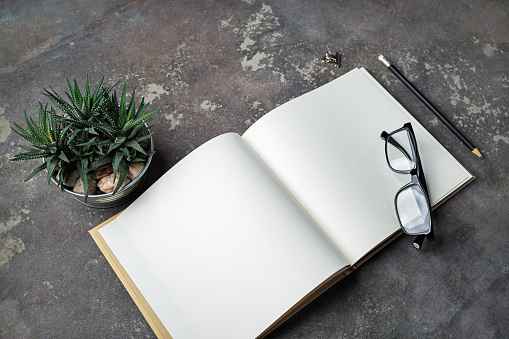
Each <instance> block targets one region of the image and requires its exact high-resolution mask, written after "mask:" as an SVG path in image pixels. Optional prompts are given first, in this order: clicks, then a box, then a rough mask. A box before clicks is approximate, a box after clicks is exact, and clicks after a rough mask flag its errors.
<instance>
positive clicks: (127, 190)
mask: <svg viewBox="0 0 509 339" xmlns="http://www.w3.org/2000/svg"><path fill="white" fill-rule="evenodd" d="M149 151H150V152H153V151H154V140H153V138H152V137H150V146H149ZM151 161H152V155H149V156H148V157H147V160H146V161H145V167H144V168H143V171H142V172H141V173H140V175H138V176H137V177H136V178H135V179H134V180H133V181H131V182H130V183H129V184H128V185H126V186H125V187H123V188H122V189H119V190H118V191H117V192H116V193H115V194H112V193H105V194H94V195H90V194H89V195H88V197H87V201H86V202H85V195H84V194H79V193H75V192H73V191H71V190H68V189H67V188H65V187H64V188H63V190H64V191H65V192H67V193H69V194H70V195H71V196H72V197H73V198H74V199H76V200H77V201H78V202H80V203H82V204H83V205H86V206H89V207H94V208H110V207H115V206H118V205H121V204H123V203H124V202H127V201H129V200H131V199H133V198H134V197H135V196H136V193H137V192H138V191H139V190H140V188H141V187H142V186H143V183H144V182H145V178H146V175H147V169H148V166H149V165H150V162H151ZM51 181H53V183H54V184H55V185H57V186H58V182H57V181H56V179H55V178H53V177H52V178H51Z"/></svg>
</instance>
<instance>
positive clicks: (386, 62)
mask: <svg viewBox="0 0 509 339" xmlns="http://www.w3.org/2000/svg"><path fill="white" fill-rule="evenodd" d="M378 60H380V62H381V63H382V64H384V65H385V66H386V67H389V66H390V65H391V63H390V62H389V60H387V59H386V58H385V57H384V56H383V55H381V54H380V56H379V57H378Z"/></svg>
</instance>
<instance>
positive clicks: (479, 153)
mask: <svg viewBox="0 0 509 339" xmlns="http://www.w3.org/2000/svg"><path fill="white" fill-rule="evenodd" d="M472 153H474V154H475V155H477V156H478V157H479V158H481V157H482V154H481V152H479V150H478V149H477V147H476V148H474V150H473V151H472Z"/></svg>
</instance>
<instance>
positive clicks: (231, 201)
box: [91, 68, 474, 339]
mask: <svg viewBox="0 0 509 339" xmlns="http://www.w3.org/2000/svg"><path fill="white" fill-rule="evenodd" d="M409 121H410V122H411V123H412V125H413V127H414V131H415V134H416V138H417V143H418V147H419V153H420V155H421V158H422V163H423V167H424V172H425V174H426V179H427V182H428V185H429V192H430V200H431V203H432V205H434V206H437V205H438V204H440V203H442V202H443V201H444V200H446V199H447V198H448V197H450V196H451V195H452V194H454V193H455V192H456V191H458V190H459V189H461V188H462V187H464V186H465V185H466V184H468V183H469V182H470V181H471V180H473V178H474V177H473V176H472V175H471V174H470V173H469V171H467V170H466V169H465V168H464V167H463V166H462V165H460V164H459V163H458V162H457V161H456V160H455V159H454V158H453V157H452V156H451V154H449V152H448V151H447V150H445V149H444V148H443V147H442V146H441V145H440V144H439V143H438V142H437V141H436V140H435V139H434V138H433V137H432V136H431V135H430V134H429V133H428V132H427V131H426V130H425V129H424V128H423V127H422V126H421V125H420V124H419V123H418V122H417V121H416V120H415V119H414V118H413V117H412V116H411V115H410V114H409V113H408V112H407V111H406V110H405V109H404V108H403V107H402V106H401V105H400V104H399V103H398V102H397V101H396V100H395V99H394V98H393V97H392V96H391V95H390V94H389V93H388V92H387V91H385V90H384V89H383V88H382V86H380V85H379V84H378V83H377V82H376V80H375V79H374V78H373V77H372V76H371V75H370V74H369V73H368V72H367V71H366V70H365V69H362V68H360V69H354V70H352V71H350V72H348V73H347V74H345V75H343V76H341V77H339V78H338V79H336V80H334V81H332V82H330V83H328V84H326V85H324V86H322V87H320V88H318V89H316V90H313V91H311V92H309V93H307V94H305V95H303V96H300V97H298V98H296V99H293V100H291V101H289V102H288V103H285V104H283V105H281V106H279V107H278V108H276V109H274V110H273V111H271V112H270V113H268V114H266V115H265V116H264V117H262V118H261V119H260V120H259V121H257V122H256V123H255V124H253V125H252V126H251V127H250V128H249V129H248V130H247V132H246V133H245V134H244V135H243V136H242V137H241V136H240V135H238V134H235V133H227V134H223V135H220V136H218V137H216V138H214V139H212V140H210V141H208V142H207V143H205V144H204V145H202V146H200V147H199V148H198V149H196V150H195V151H193V152H192V153H191V154H189V155H188V156H187V157H185V158H184V159H183V160H181V161H180V162H179V163H178V164H176V165H175V166H174V167H173V168H172V169H170V170H169V171H168V172H167V173H166V174H164V175H163V176H162V177H161V178H160V179H159V180H158V181H157V182H156V183H155V184H154V185H152V186H151V187H150V188H149V189H148V190H147V191H146V192H145V193H143V194H142V195H141V196H140V197H139V198H138V199H137V200H136V201H134V202H133V203H132V204H131V205H130V206H129V207H128V208H127V209H126V210H125V211H124V212H122V213H121V214H119V215H118V216H116V218H112V219H110V220H108V221H107V222H105V223H103V224H101V225H99V226H98V227H96V228H95V229H93V230H92V231H91V234H92V236H93V238H94V239H95V241H96V242H97V244H98V245H99V247H100V248H101V250H102V252H103V253H104V255H105V257H106V258H107V259H108V261H109V262H110V264H111V265H112V267H113V268H114V270H115V272H116V273H117V275H118V276H119V278H120V279H121V280H122V282H123V283H124V285H125V287H126V288H127V290H128V291H129V293H130V294H131V296H132V297H133V299H134V300H135V302H136V303H137V305H138V307H139V308H140V310H141V311H142V313H143V314H144V316H145V317H146V318H147V320H148V322H149V323H150V325H151V327H152V328H153V330H154V332H155V333H156V335H157V336H158V337H160V338H175V339H178V338H186V339H187V338H221V339H223V338H234V339H238V338H255V337H259V336H264V335H266V334H267V333H269V332H270V331H271V330H272V329H274V328H275V327H276V326H278V325H279V324H280V323H281V322H283V321H284V320H286V319H287V318H288V317H289V316H291V315H292V314H294V313H295V312H296V311H297V310H299V309H300V308H302V307H303V306H304V305H306V304H307V303H308V302H309V301H311V300H312V299H314V298H315V297H316V296H318V295H319V294H320V293H322V292H323V291H325V290H326V289H327V288H328V287H330V286H332V284H334V283H335V282H337V281H338V280H339V279H341V278H342V277H343V276H345V275H346V274H348V273H349V272H351V271H352V270H353V269H354V268H355V267H357V266H358V265H359V264H360V263H362V262H363V261H364V260H366V258H368V257H369V256H371V255H372V254H373V253H374V252H375V251H377V250H378V249H379V248H381V247H382V246H383V245H385V244H386V243H387V242H389V241H390V240H391V239H392V238H394V237H395V236H397V235H398V234H399V233H400V232H399V230H400V228H399V224H398V221H397V218H396V215H395V212H394V195H395V193H396V191H397V190H398V189H399V188H400V187H401V186H403V185H404V184H406V183H408V182H409V181H410V176H405V175H397V174H395V173H394V172H392V171H391V170H390V169H389V168H388V166H387V163H386V159H385V151H384V147H385V146H384V142H383V141H382V140H381V138H380V133H381V132H382V130H386V131H392V130H395V129H397V128H400V127H402V126H403V124H404V123H406V122H409ZM409 246H411V245H410V242H409Z"/></svg>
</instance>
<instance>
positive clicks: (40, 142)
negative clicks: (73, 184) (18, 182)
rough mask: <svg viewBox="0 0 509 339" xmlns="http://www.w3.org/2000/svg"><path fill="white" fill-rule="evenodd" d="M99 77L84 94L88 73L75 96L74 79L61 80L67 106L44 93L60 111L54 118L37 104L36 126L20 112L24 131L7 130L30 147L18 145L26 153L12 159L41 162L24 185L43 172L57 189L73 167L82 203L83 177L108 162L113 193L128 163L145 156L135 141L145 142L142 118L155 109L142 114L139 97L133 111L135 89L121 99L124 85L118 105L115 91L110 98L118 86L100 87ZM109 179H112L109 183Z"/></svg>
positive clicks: (147, 133)
mask: <svg viewBox="0 0 509 339" xmlns="http://www.w3.org/2000/svg"><path fill="white" fill-rule="evenodd" d="M103 80H104V77H103V78H102V79H101V81H100V82H99V84H98V85H97V87H96V88H95V90H94V92H93V93H92V94H91V93H90V88H89V82H88V74H87V76H86V81H85V92H84V94H82V93H81V91H80V89H79V87H78V83H77V81H76V78H73V84H71V82H70V81H69V79H68V78H67V85H68V87H69V90H70V93H66V95H67V98H68V99H69V102H67V101H66V100H64V99H62V97H61V96H59V95H58V93H57V92H56V91H54V90H53V88H51V87H50V89H51V92H50V91H48V90H46V89H44V92H43V93H41V94H43V95H45V96H46V97H48V98H49V100H50V101H51V102H52V103H53V104H54V105H55V106H56V107H57V108H59V109H60V110H62V112H63V116H62V115H57V114H56V113H55V109H54V108H53V107H51V108H50V109H49V110H48V108H47V106H48V105H46V106H44V107H43V105H42V103H39V115H38V118H39V121H38V124H37V123H35V122H34V121H33V119H32V118H28V116H27V114H26V111H25V121H26V124H27V129H24V128H22V127H21V126H19V125H18V124H16V123H14V126H15V128H12V129H13V130H14V131H15V132H16V133H17V134H19V135H20V136H21V137H22V138H24V139H26V140H27V141H28V142H30V143H31V145H32V147H27V146H22V145H18V146H19V147H21V148H22V149H24V150H25V151H26V152H24V153H20V154H16V155H15V156H14V158H13V159H11V160H13V161H19V160H28V159H37V158H43V159H44V163H43V164H42V165H40V166H38V167H37V168H36V169H35V170H33V171H32V173H30V175H29V176H28V177H27V178H26V179H25V181H27V180H29V179H30V178H32V177H33V176H34V175H35V174H37V173H38V172H40V171H41V170H43V169H46V170H47V172H48V174H47V175H48V183H50V181H51V177H52V176H53V175H54V174H55V172H56V170H57V169H58V174H57V175H55V177H56V178H57V181H58V185H59V186H60V187H61V188H62V189H63V182H64V178H65V177H66V175H67V174H68V173H70V172H71V171H73V170H74V169H77V170H78V172H79V174H80V177H81V180H82V181H83V186H84V189H85V201H86V199H87V197H88V193H89V192H88V190H87V188H88V174H89V173H90V172H93V171H95V170H97V169H98V168H99V167H101V166H103V165H106V164H109V163H111V164H112V167H113V170H114V176H115V179H116V176H117V175H118V176H119V178H118V179H119V180H118V183H117V185H116V186H115V189H114V191H113V194H115V193H116V192H117V191H118V190H119V189H120V186H121V184H122V182H123V181H124V179H125V177H126V175H127V172H128V170H129V163H131V162H138V161H144V160H145V159H146V158H147V157H148V156H149V155H150V154H151V153H150V152H148V151H146V150H145V149H144V148H143V147H142V145H140V143H142V142H143V141H145V140H147V139H150V137H151V135H152V133H150V131H149V128H150V127H149V126H147V124H146V123H147V121H148V119H149V118H150V117H151V116H152V115H153V114H154V113H156V112H159V110H157V111H152V112H149V113H146V112H145V111H146V109H147V106H148V105H149V104H148V103H147V104H145V102H144V98H142V100H141V103H140V105H139V107H138V108H136V105H135V102H134V101H135V89H134V90H133V92H132V94H131V97H130V100H129V102H127V99H126V96H127V94H126V84H124V86H123V89H122V93H121V96H120V102H119V101H118V98H117V94H116V92H113V94H111V95H110V92H111V91H112V89H113V88H114V87H115V86H116V85H117V84H118V82H117V83H116V84H115V85H113V86H110V87H107V88H105V87H101V86H102V83H103ZM115 179H114V180H115Z"/></svg>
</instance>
